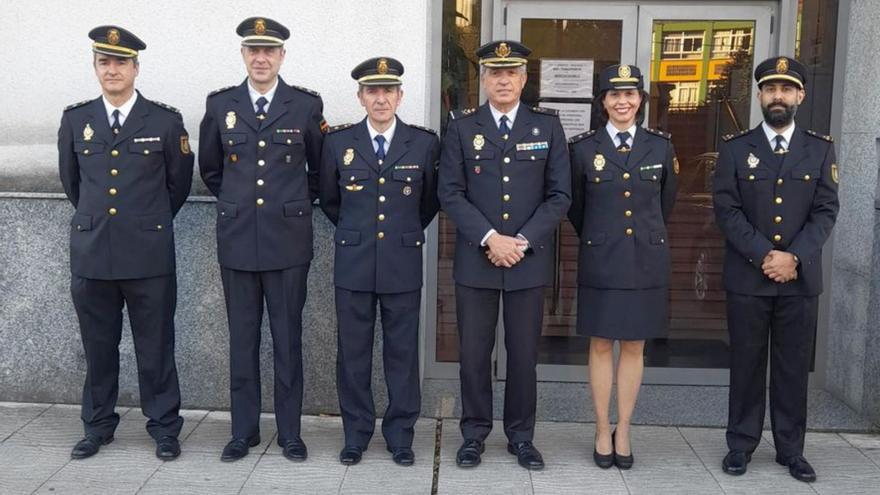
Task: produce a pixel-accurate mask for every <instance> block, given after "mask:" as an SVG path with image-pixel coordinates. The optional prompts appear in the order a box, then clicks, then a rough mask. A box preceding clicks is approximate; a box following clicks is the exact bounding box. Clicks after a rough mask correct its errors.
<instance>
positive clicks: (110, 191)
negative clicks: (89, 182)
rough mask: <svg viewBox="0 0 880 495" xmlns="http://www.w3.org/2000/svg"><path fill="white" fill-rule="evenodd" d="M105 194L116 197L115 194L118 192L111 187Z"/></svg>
mask: <svg viewBox="0 0 880 495" xmlns="http://www.w3.org/2000/svg"><path fill="white" fill-rule="evenodd" d="M107 192H108V193H110V196H116V193H117V192H118V191H117V190H116V188H115V187H111V188H110V190H109V191H107Z"/></svg>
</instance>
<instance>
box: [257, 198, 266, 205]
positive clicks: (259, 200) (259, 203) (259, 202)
mask: <svg viewBox="0 0 880 495" xmlns="http://www.w3.org/2000/svg"><path fill="white" fill-rule="evenodd" d="M263 203H265V201H263V198H257V206H263Z"/></svg>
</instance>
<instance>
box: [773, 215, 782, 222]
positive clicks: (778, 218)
mask: <svg viewBox="0 0 880 495" xmlns="http://www.w3.org/2000/svg"><path fill="white" fill-rule="evenodd" d="M773 222H774V223H782V217H779V216H777V217H776V218H774V219H773Z"/></svg>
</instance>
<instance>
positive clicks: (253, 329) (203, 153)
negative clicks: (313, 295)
mask: <svg viewBox="0 0 880 495" xmlns="http://www.w3.org/2000/svg"><path fill="white" fill-rule="evenodd" d="M236 32H237V33H238V34H239V35H240V36H242V42H241V44H242V48H241V54H242V58H243V59H244V62H245V66H246V68H247V72H248V77H247V79H245V81H244V82H242V83H241V84H240V85H238V86H231V87H228V88H224V89H221V90H218V91H214V92H213V93H211V94H210V95H209V96H208V101H207V110H206V112H205V117H204V119H203V120H202V123H201V127H200V134H199V169H200V171H201V175H202V179H203V180H204V181H205V184H206V185H207V186H208V189H210V190H211V193H213V194H214V195H215V196H217V252H218V256H219V259H220V273H221V277H222V279H223V290H224V292H225V295H226V312H227V317H228V320H229V349H230V353H229V368H230V392H231V398H232V440H231V441H230V442H229V443H228V444H227V445H226V447H225V448H224V449H223V454H222V455H221V460H224V461H234V460H237V459H240V458H242V457H244V456H245V455H247V453H248V447H253V446H255V445H257V444H259V443H260V432H259V420H260V405H261V400H260V362H259V357H260V324H261V321H262V316H263V300H264V298H265V301H266V304H267V306H268V310H269V325H270V327H271V330H272V341H273V345H274V357H275V417H276V422H277V424H278V445H280V446H281V448H282V451H283V453H284V455H285V456H286V457H287V458H288V459H291V460H295V461H302V460H305V459H306V457H307V455H308V454H307V450H306V446H305V444H304V443H303V441H302V439H301V438H300V414H301V410H302V394H303V383H302V380H303V373H302V310H303V306H304V305H305V301H306V278H307V275H308V271H309V264H310V262H311V259H312V219H311V217H312V215H311V214H312V201H313V200H314V199H315V198H317V193H318V167H319V164H320V155H321V144H322V142H323V132H324V131H325V130H326V127H327V124H326V122H325V121H324V118H323V117H322V111H323V102H322V101H321V97H320V96H319V95H318V94H317V93H315V92H314V91H311V90H308V89H304V88H300V87H296V86H290V85H288V84H287V83H285V82H284V80H283V79H281V77H279V76H278V70H279V69H280V68H281V63H282V62H283V61H284V54H285V50H284V40H286V39H287V38H288V37H289V36H290V31H288V29H287V28H285V27H284V26H282V25H281V24H280V23H278V22H276V21H273V20H272V19H268V18H265V17H251V18H248V19H245V20H244V21H243V22H242V23H241V24H240V25H239V26H238V28H237V30H236Z"/></svg>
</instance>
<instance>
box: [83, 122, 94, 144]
mask: <svg viewBox="0 0 880 495" xmlns="http://www.w3.org/2000/svg"><path fill="white" fill-rule="evenodd" d="M94 135H95V130H94V129H92V126H91V125H89V124H86V126H85V128H84V129H83V141H91V140H92V137H93V136H94Z"/></svg>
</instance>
